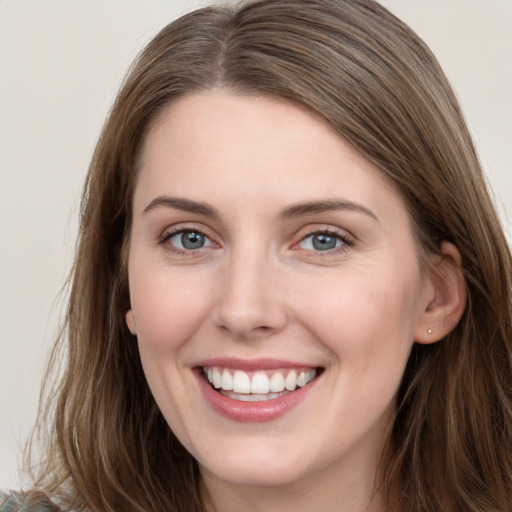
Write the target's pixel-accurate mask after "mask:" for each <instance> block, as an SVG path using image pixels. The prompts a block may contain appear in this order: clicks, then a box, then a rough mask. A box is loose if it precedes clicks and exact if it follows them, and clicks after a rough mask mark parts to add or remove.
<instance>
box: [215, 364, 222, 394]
mask: <svg viewBox="0 0 512 512" xmlns="http://www.w3.org/2000/svg"><path fill="white" fill-rule="evenodd" d="M221 386H222V376H221V374H220V372H219V369H218V368H214V369H213V387H214V388H215V389H219V388H220V387H221Z"/></svg>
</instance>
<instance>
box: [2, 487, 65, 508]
mask: <svg viewBox="0 0 512 512" xmlns="http://www.w3.org/2000/svg"><path fill="white" fill-rule="evenodd" d="M0 512H66V511H64V510H62V509H61V508H60V507H58V506H57V505H56V504H55V503H53V502H52V501H51V500H50V498H48V496H47V495H46V494H44V493H42V492H38V491H31V492H26V493H25V492H11V493H9V494H6V493H2V492H0ZM69 512H72V511H69Z"/></svg>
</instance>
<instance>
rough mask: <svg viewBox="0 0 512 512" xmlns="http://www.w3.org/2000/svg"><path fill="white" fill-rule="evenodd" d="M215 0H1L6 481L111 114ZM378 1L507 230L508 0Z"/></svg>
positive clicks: (0, 462) (510, 210)
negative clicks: (172, 25)
mask: <svg viewBox="0 0 512 512" xmlns="http://www.w3.org/2000/svg"><path fill="white" fill-rule="evenodd" d="M207 3H212V2H207V1H202V0H197V1H191V0H167V1H164V0H87V1H82V2H79V1H76V0H0V349H1V350H0V411H1V412H0V488H4V489H7V488H17V487H19V486H20V481H19V478H18V475H17V471H16V467H17V461H18V458H19V454H20V453H21V448H22V446H23V443H24V439H25V437H26V435H27V433H28V432H29V430H30V427H31V425H32V424H33V422H34V419H35V414H36V410H37V400H38V393H39V386H40V380H41V377H42V372H43V368H44V365H45V362H46V360H47V357H48V353H49V349H50V346H51V344H52V341H53V338H54V336H55V333H56V330H57V325H58V322H59V316H60V313H61V310H62V301H60V302H59V301H58V300H57V296H58V294H59V291H60V289H61V287H62V285H63V284H64V280H65V277H66V275H67V273H68V271H69V268H70V264H71V260H72V255H73V250H74V243H75V235H76V232H77V211H78V200H79V195H80V189H81V184H82V181H83V179H84V176H85V173H86V170H87V166H88V162H89V158H90V156H91V154H92V150H93V148H94V144H95V141H96V139H97V137H98V135H99V131H100V128H101V125H102V123H103V120H104V119H105V116H106V114H107V112H108V109H109V107H110V105H111V103H112V101H113V98H114V96H115V94H116V92H117V90H118V88H119V86H120V83H121V80H122V78H123V76H124V74H125V72H126V70H127V68H128V66H129V64H130V63H131V61H132V60H133V58H134V57H135V56H136V55H137V53H138V52H139V51H140V50H141V48H142V47H143V46H144V45H145V43H147V42H148V41H149V39H150V38H151V37H152V36H153V35H154V34H155V33H156V32H157V31H158V30H159V29H160V28H161V27H163V26H164V25H165V24H166V23H168V22H169V21H170V20H172V19H173V18H175V17H176V16H177V15H179V14H183V13H184V12H187V11H189V10H192V9H193V8H194V7H197V6H200V5H204V4H207ZM217 3H220V2H217ZM382 3H383V4H384V5H386V6H387V7H389V8H390V9H391V10H392V11H393V12H394V13H395V14H397V15H398V16H399V17H400V18H402V19H403V20H404V21H406V22H407V23H409V25H410V26H411V27H412V28H413V29H415V30H416V31H417V32H418V34H419V35H420V36H421V37H422V38H423V39H424V40H425V41H426V42H427V44H429V46H430V47H431V49H432V50H433V51H434V53H435V54H436V56H437V57H438V59H439V60H440V62H441V64H442V65H443V67H444V69H445V71H446V73H447V74H448V77H449V78H450V80H451V81H452V84H453V86H454V88H455V90H456V92H457V94H458V96H459V98H460V100H461V103H462V106H463V109H464V111H465V113H466V117H467V119H468V123H469V126H470V129H471V131H472V133H473V135H474V138H475V140H476V144H477V147H478V150H479V152H480V155H481V159H482V162H483V165H484V168H485V170H486V173H487V175H488V177H489V180H490V182H491V185H492V188H493V190H494V192H495V197H496V202H497V204H498V208H499V210H500V212H501V215H502V218H503V222H504V224H505V226H506V229H507V231H508V233H509V236H510V233H511V230H510V226H511V223H510V220H509V219H510V218H512V172H510V165H511V162H512V121H511V117H512V98H511V96H512V31H511V30H510V27H511V26H512V0H382Z"/></svg>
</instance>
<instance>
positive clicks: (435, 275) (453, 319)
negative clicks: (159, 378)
mask: <svg viewBox="0 0 512 512" xmlns="http://www.w3.org/2000/svg"><path fill="white" fill-rule="evenodd" d="M441 253H442V254H441V256H439V255H435V256H433V261H432V265H431V266H432V269H431V271H430V275H429V276H427V277H426V279H427V280H428V281H429V282H428V285H429V286H428V287H429V297H428V300H427V301H426V307H425V310H424V311H423V313H422V315H421V319H420V321H419V322H418V324H417V327H416V330H415V336H414V341H416V342H417V343H422V344H429V343H435V342H436V341H439V340H441V339H442V338H444V337H445V336H446V335H447V334H448V333H450V332H451V331H452V330H453V329H454V328H455V326H456V325H457V324H458V323H459V320H460V319H461V317H462V314H463V313H464V309H465V307H466V281H465V279H464V276H463V274H462V258H461V255H460V252H459V250H458V249H457V247H455V245H453V244H451V243H450V242H443V243H442V245H441Z"/></svg>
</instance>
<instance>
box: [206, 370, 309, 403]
mask: <svg viewBox="0 0 512 512" xmlns="http://www.w3.org/2000/svg"><path fill="white" fill-rule="evenodd" d="M283 373H284V371H283V370H276V371H274V372H273V373H271V370H267V371H258V372H256V373H253V374H252V377H251V376H250V375H249V374H248V373H246V372H244V371H242V370H234V371H233V370H229V369H227V368H219V367H210V368H207V369H206V368H205V374H206V377H207V379H208V381H209V382H210V383H211V384H212V385H213V387H214V388H215V389H219V390H223V391H232V392H233V395H236V394H237V393H240V394H244V395H249V394H252V395H260V399H261V400H265V399H271V398H277V396H278V395H276V393H282V392H283V391H284V392H289V391H295V390H296V389H297V388H298V387H299V388H301V387H304V386H305V385H306V384H308V383H309V382H311V381H312V380H313V379H314V378H315V376H316V370H314V369H311V370H309V371H308V370H301V371H299V372H298V373H297V370H289V371H288V373H287V374H286V377H284V376H283ZM269 375H272V377H271V378H269ZM230 396H231V395H230ZM253 399H254V400H256V399H258V398H257V397H256V396H254V397H253V398H251V400H253Z"/></svg>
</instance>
